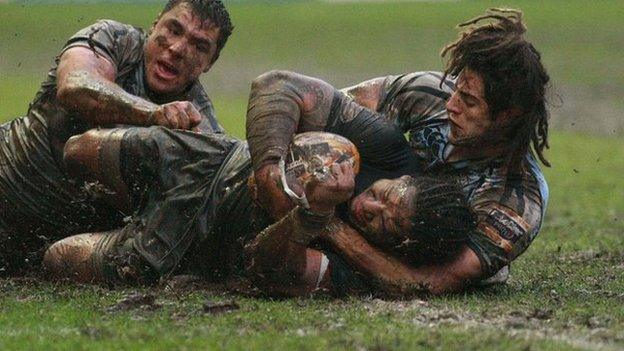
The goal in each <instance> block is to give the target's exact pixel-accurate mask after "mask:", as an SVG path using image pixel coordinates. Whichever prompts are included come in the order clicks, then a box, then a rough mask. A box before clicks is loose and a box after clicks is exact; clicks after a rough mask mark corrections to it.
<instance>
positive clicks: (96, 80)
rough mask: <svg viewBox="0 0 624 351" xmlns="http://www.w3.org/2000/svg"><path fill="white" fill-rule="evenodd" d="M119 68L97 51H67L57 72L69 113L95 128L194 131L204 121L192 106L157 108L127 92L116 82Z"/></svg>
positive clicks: (180, 103)
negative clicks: (126, 126)
mask: <svg viewBox="0 0 624 351" xmlns="http://www.w3.org/2000/svg"><path fill="white" fill-rule="evenodd" d="M116 76H117V68H116V67H115V65H114V64H113V63H112V62H111V61H109V60H108V59H107V58H105V57H103V56H102V55H98V54H97V53H96V52H95V51H94V50H92V49H90V48H87V47H83V46H75V47H71V48H69V49H67V50H66V51H65V52H64V53H63V54H62V55H61V58H60V61H59V65H58V69H57V97H58V99H59V101H60V102H61V104H63V106H64V107H65V108H67V109H68V110H72V111H76V112H77V113H76V115H77V116H78V117H79V118H83V119H84V120H85V121H87V122H89V123H91V124H92V125H94V126H99V125H112V124H132V125H140V126H149V125H163V126H166V127H170V128H179V129H191V128H193V127H195V126H196V125H197V124H199V123H200V122H201V115H200V114H199V112H198V111H197V109H196V108H195V107H194V106H193V104H192V103H190V102H188V101H174V102H171V103H168V104H164V105H157V104H154V103H152V102H149V101H147V100H145V99H142V98H140V97H138V96H134V95H132V94H129V93H128V92H126V91H124V90H123V89H122V88H121V87H120V86H119V85H117V84H116V83H115V78H116Z"/></svg>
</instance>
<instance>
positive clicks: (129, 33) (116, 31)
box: [28, 20, 223, 156]
mask: <svg viewBox="0 0 624 351" xmlns="http://www.w3.org/2000/svg"><path fill="white" fill-rule="evenodd" d="M145 41H146V35H145V33H144V32H143V31H142V30H141V29H138V28H135V27H133V26H130V25H127V24H123V23H119V22H116V21H112V20H100V21H98V22H96V23H95V24H93V25H91V26H89V27H86V28H83V29H81V30H80V31H78V32H77V33H76V34H74V35H73V36H72V37H71V38H69V40H68V41H67V43H66V44H65V46H64V47H63V49H62V50H61V54H60V55H59V56H58V58H57V60H56V64H55V65H54V67H52V69H50V71H49V72H48V78H47V80H46V81H45V82H44V83H43V84H42V85H41V89H40V90H39V92H38V93H37V95H36V96H35V99H34V101H33V102H32V103H31V106H30V109H29V112H28V116H29V117H30V118H32V119H36V120H38V121H39V122H40V123H42V124H44V125H47V127H48V128H49V135H50V139H51V144H52V148H53V152H54V153H55V155H57V156H58V155H61V154H60V153H61V152H62V146H63V144H64V143H65V141H67V139H68V138H69V137H71V136H72V135H76V134H81V133H82V132H84V131H85V130H86V129H88V128H90V127H89V125H88V124H87V123H86V122H83V121H82V120H81V119H80V118H78V117H77V116H76V115H75V114H74V113H72V112H68V111H66V110H65V109H64V108H63V107H61V105H60V103H59V101H58V100H57V98H56V91H57V90H56V69H57V65H58V62H59V58H60V56H61V55H62V54H63V52H65V51H66V50H68V49H70V48H73V47H78V46H80V47H86V48H90V49H91V50H93V51H94V52H95V53H96V54H97V55H99V56H100V57H104V58H106V59H107V60H108V61H109V62H111V63H112V64H113V66H114V67H115V69H116V72H117V77H116V78H115V83H117V84H118V85H119V86H120V87H122V88H123V89H124V90H125V91H126V92H128V93H130V94H132V95H135V96H139V97H141V98H143V99H146V100H148V101H152V102H155V103H163V102H164V101H158V100H157V98H156V97H155V96H154V95H153V94H152V93H151V91H150V89H149V87H148V85H147V82H146V78H145V67H144V65H143V47H144V45H145ZM179 100H186V101H190V102H192V103H193V105H195V107H196V108H197V110H198V111H199V112H200V114H201V115H202V122H201V123H200V124H199V129H200V130H201V131H202V132H217V133H222V132H223V128H222V127H221V126H220V125H219V123H218V122H217V120H216V118H215V112H214V108H213V105H212V102H211V101H210V99H209V98H208V95H207V94H206V92H205V91H204V88H203V87H202V85H201V84H200V83H199V81H197V82H195V83H194V84H192V85H191V86H190V87H189V88H188V90H187V91H186V92H185V93H184V94H183V96H181V97H180V99H179Z"/></svg>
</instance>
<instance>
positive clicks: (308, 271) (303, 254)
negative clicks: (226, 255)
mask: <svg viewBox="0 0 624 351" xmlns="http://www.w3.org/2000/svg"><path fill="white" fill-rule="evenodd" d="M324 221H325V220H324V219H319V220H317V221H316V222H315V221H314V219H310V218H306V217H305V214H303V213H302V210H301V209H299V208H295V209H294V210H292V211H291V212H290V213H289V214H288V215H287V216H285V217H284V218H282V219H281V220H280V221H278V222H277V223H275V224H273V225H271V226H269V227H268V228H267V229H265V230H264V231H262V232H261V233H260V234H258V236H256V238H255V240H254V241H253V242H251V243H250V244H249V245H247V246H246V247H245V253H246V257H247V267H246V269H247V272H248V274H249V276H250V277H251V279H252V281H253V282H254V284H256V286H258V287H259V288H260V289H262V291H264V292H265V293H267V294H269V295H279V296H302V295H308V294H310V293H311V292H313V291H314V290H315V289H316V288H318V282H319V274H322V273H321V272H320V271H319V266H320V261H321V259H322V254H321V253H320V252H319V251H317V250H313V249H309V248H307V246H308V245H309V244H310V243H311V242H312V241H313V240H314V239H316V238H317V237H318V235H319V234H320V233H319V229H318V228H322V227H323V226H324ZM321 278H322V276H321Z"/></svg>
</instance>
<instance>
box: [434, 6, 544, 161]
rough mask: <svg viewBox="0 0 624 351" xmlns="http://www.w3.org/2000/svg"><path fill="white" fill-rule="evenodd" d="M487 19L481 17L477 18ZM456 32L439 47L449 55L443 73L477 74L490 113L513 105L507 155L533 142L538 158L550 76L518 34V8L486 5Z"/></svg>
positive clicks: (518, 154) (522, 30) (522, 152)
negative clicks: (467, 71) (517, 113)
mask: <svg viewBox="0 0 624 351" xmlns="http://www.w3.org/2000/svg"><path fill="white" fill-rule="evenodd" d="M484 20H489V21H487V22H486V23H481V22H482V21H484ZM458 27H459V28H465V29H464V30H463V31H462V32H461V33H460V36H459V38H458V39H457V40H456V41H454V42H452V43H450V44H448V45H447V46H445V47H444V48H443V49H442V52H441V55H442V57H445V56H446V55H447V54H448V56H449V58H448V61H447V64H446V69H445V71H444V77H446V76H448V75H450V76H452V77H457V76H458V75H459V74H460V73H461V72H462V71H463V70H464V69H466V68H467V69H470V70H472V71H474V72H476V73H477V74H479V75H480V76H481V78H482V79H483V83H484V89H485V92H484V93H485V100H486V102H487V104H488V106H489V109H490V112H491V117H492V118H496V117H497V115H498V114H499V113H500V112H503V111H508V110H511V109H515V110H518V111H520V112H521V114H520V116H518V117H517V118H515V120H513V121H512V122H511V123H512V124H511V125H510V126H509V129H508V130H509V138H510V140H511V143H510V146H509V148H510V149H509V150H510V151H512V152H511V154H510V158H511V159H514V158H515V159H522V158H523V157H524V155H525V154H526V152H527V151H528V150H529V148H530V147H531V144H532V145H533V149H534V151H535V153H536V154H537V156H538V157H539V159H540V161H542V163H543V164H544V165H546V166H550V163H549V162H548V160H546V158H545V157H544V149H545V148H548V110H547V108H546V98H545V94H546V86H547V84H548V82H549V81H550V77H549V76H548V74H547V73H546V69H545V68H544V66H543V65H542V62H541V55H540V53H539V52H538V51H537V50H536V49H535V47H534V46H533V44H531V43H530V42H528V41H527V40H526V39H525V38H524V33H525V32H526V26H525V25H524V23H523V22H522V12H521V11H519V10H514V9H495V8H493V9H489V10H488V11H487V12H486V14H484V15H482V16H479V17H476V18H474V19H472V20H470V21H467V22H464V23H461V24H459V25H458Z"/></svg>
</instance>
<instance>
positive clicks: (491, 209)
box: [468, 175, 544, 278]
mask: <svg viewBox="0 0 624 351" xmlns="http://www.w3.org/2000/svg"><path fill="white" fill-rule="evenodd" d="M531 178H532V177H531V176H530V175H524V176H523V177H521V178H520V179H507V181H506V182H505V184H503V185H496V184H491V183H489V184H487V183H486V185H485V186H482V187H481V188H480V189H478V190H477V191H476V193H475V195H474V196H473V199H472V201H471V202H472V206H473V209H474V210H475V212H476V214H477V216H478V220H477V221H478V222H477V229H476V230H474V231H473V232H472V233H470V234H469V239H468V246H469V247H470V248H471V249H472V250H473V251H474V252H475V253H476V254H477V256H478V257H479V260H480V262H481V269H482V273H483V278H487V277H490V276H492V275H494V274H495V273H496V272H497V271H498V270H500V269H501V268H503V267H504V266H506V265H508V264H509V263H510V262H511V261H513V260H514V259H516V258H517V257H518V256H519V255H520V254H522V253H523V252H524V251H525V250H526V249H527V248H528V247H529V245H530V244H531V242H532V241H533V239H534V238H535V236H536V235H537V234H538V232H539V230H540V227H541V223H542V216H543V212H544V211H543V206H544V201H543V199H542V197H541V195H540V191H539V186H538V184H537V182H536V181H535V179H531Z"/></svg>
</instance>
